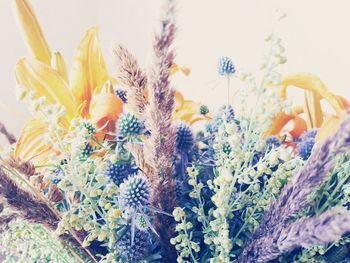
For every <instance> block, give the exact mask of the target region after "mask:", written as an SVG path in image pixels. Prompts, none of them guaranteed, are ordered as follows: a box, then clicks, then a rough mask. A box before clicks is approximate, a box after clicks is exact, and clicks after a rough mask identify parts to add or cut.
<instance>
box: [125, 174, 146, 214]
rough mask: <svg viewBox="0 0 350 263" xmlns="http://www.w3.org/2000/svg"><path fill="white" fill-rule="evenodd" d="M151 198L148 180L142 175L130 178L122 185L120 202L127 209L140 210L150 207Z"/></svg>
mask: <svg viewBox="0 0 350 263" xmlns="http://www.w3.org/2000/svg"><path fill="white" fill-rule="evenodd" d="M150 196H151V190H150V186H149V183H148V180H147V178H146V177H145V176H142V175H140V174H137V175H133V176H129V177H128V179H126V180H125V181H124V182H123V183H122V184H121V185H120V200H121V203H122V204H123V205H124V206H125V207H126V208H131V209H133V210H140V209H142V208H143V207H146V206H148V205H149V203H150Z"/></svg>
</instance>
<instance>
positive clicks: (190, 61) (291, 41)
mask: <svg viewBox="0 0 350 263" xmlns="http://www.w3.org/2000/svg"><path fill="white" fill-rule="evenodd" d="M11 1H12V0H0V32H1V42H0V45H1V46H0V47H1V48H0V81H1V82H0V120H1V121H2V122H4V123H5V124H6V126H7V127H8V128H9V129H10V130H11V131H12V132H14V133H15V134H19V132H20V129H21V127H22V126H23V124H24V123H25V122H26V120H27V119H28V118H29V117H30V116H29V115H28V113H27V112H26V108H25V106H24V105H23V103H22V102H18V101H16V96H15V88H16V85H15V81H14V74H13V68H14V65H15V63H16V61H17V60H18V59H19V58H20V57H23V56H27V55H28V52H27V50H26V47H25V44H24V42H23V40H22V38H21V35H20V33H19V31H18V28H17V24H16V21H15V19H14V16H13V10H12V3H11ZM31 2H32V5H33V7H34V9H35V11H36V14H37V17H38V19H39V22H40V24H41V26H42V28H43V31H44V33H45V35H46V38H47V40H48V43H49V45H50V47H51V51H54V50H59V51H60V52H61V53H62V54H63V55H64V57H65V60H66V63H67V65H68V67H69V65H70V61H71V59H72V57H73V53H74V50H75V48H76V47H77V45H78V43H79V41H80V39H81V38H82V37H83V35H84V33H85V31H86V30H87V29H88V28H90V27H92V26H95V25H96V26H98V27H99V36H100V41H101V45H102V48H103V52H104V57H105V60H106V63H107V64H108V66H109V72H111V73H113V70H114V68H113V60H112V57H111V46H112V43H114V42H116V43H121V44H123V45H125V46H126V47H128V48H129V50H130V51H132V52H133V53H134V54H135V55H136V57H137V58H138V59H139V61H140V64H141V65H142V66H144V67H147V66H148V65H149V64H150V60H149V58H150V51H151V44H152V36H153V32H154V31H155V29H156V28H158V27H157V26H158V24H157V22H158V21H159V17H160V11H161V6H162V0H152V1H144V0H128V1H126V0H104V1H98V0H74V1H71V0H50V1H43V0H32V1H31ZM349 8H350V1H348V0H337V1H330V0H328V1H326V0H325V1H319V0H308V1H305V0H294V1H289V0H265V1H259V0H217V1H209V0H178V27H179V32H178V37H177V39H176V53H177V59H176V61H177V63H178V64H179V65H182V66H189V67H190V68H191V71H192V72H191V74H190V75H189V76H188V77H185V76H183V75H182V76H180V75H179V76H176V79H175V85H176V87H177V88H178V89H180V90H181V91H182V92H183V93H184V94H185V96H186V97H187V98H189V99H193V100H196V101H200V102H202V103H205V104H207V105H209V106H210V107H212V108H215V107H217V106H219V105H220V104H222V103H225V102H226V101H227V98H226V89H225V88H224V86H225V84H224V82H220V78H219V76H218V75H217V69H216V65H217V59H218V57H220V56H222V55H225V56H229V57H231V58H232V59H233V61H234V62H235V64H236V66H237V68H238V69H246V70H250V71H253V72H255V71H257V70H258V68H259V67H260V65H261V64H262V61H263V55H264V50H265V47H266V46H265V45H266V43H265V42H264V38H265V37H266V36H267V35H268V34H269V33H271V31H272V30H274V31H275V33H276V34H278V35H279V36H280V37H282V39H283V45H284V46H285V48H286V55H287V58H288V62H287V64H285V65H283V66H281V67H280V69H279V72H280V73H283V74H285V73H294V72H299V71H307V72H311V73H314V74H316V75H318V76H320V77H321V79H322V80H323V81H324V82H325V83H326V84H327V86H328V87H329V88H330V89H331V90H332V91H333V92H334V93H336V94H339V95H343V96H345V97H347V98H350V89H349V87H348V82H349V80H348V78H349V75H350V74H349V71H350V51H349V47H350V35H349V33H348V25H349V24H350V16H349ZM276 12H277V13H283V12H285V13H286V14H287V17H286V18H285V19H284V20H282V21H281V22H279V23H276ZM235 84H236V82H235V81H234V82H233V84H232V88H233V89H234V88H235ZM295 96H296V98H295V99H298V96H301V93H300V95H298V94H296V95H295ZM301 98H302V97H300V99H301Z"/></svg>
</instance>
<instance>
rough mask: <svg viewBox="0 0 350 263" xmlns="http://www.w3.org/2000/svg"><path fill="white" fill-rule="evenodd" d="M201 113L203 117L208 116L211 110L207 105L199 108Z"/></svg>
mask: <svg viewBox="0 0 350 263" xmlns="http://www.w3.org/2000/svg"><path fill="white" fill-rule="evenodd" d="M199 113H200V114H202V115H206V114H208V113H209V108H208V106H207V105H201V106H200V108H199Z"/></svg>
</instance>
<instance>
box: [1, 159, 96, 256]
mask: <svg viewBox="0 0 350 263" xmlns="http://www.w3.org/2000/svg"><path fill="white" fill-rule="evenodd" d="M13 163H14V161H13ZM22 165H23V164H22ZM28 166H29V165H26V167H28ZM11 168H12V169H15V170H16V173H11V175H12V176H16V175H18V176H20V178H19V179H20V180H22V181H23V182H25V183H26V185H27V187H28V188H29V190H26V189H23V188H22V187H20V186H18V185H17V183H16V182H15V181H14V180H13V179H12V178H11V176H10V174H9V173H8V172H6V170H7V171H8V170H11ZM24 170H25V169H24V167H23V169H19V167H18V166H17V167H8V168H6V167H5V166H0V197H1V198H2V199H3V200H5V201H6V203H7V204H8V205H9V206H10V207H11V208H12V209H13V210H15V211H17V212H18V213H19V215H20V216H21V217H22V218H23V219H25V220H27V221H29V222H33V223H37V224H41V225H43V226H45V227H46V228H48V229H49V230H51V231H54V230H56V228H57V226H58V223H59V222H60V220H61V215H60V214H59V213H58V211H57V210H56V209H55V208H54V207H53V206H52V205H51V204H50V202H49V201H48V200H46V198H45V197H44V196H42V194H41V193H40V192H39V191H38V190H37V189H35V187H33V186H32V185H30V183H29V181H28V180H27V179H26V177H28V176H30V175H28V174H27V175H23V174H22V173H21V171H24ZM84 236H85V233H83V232H76V231H74V230H70V231H69V232H68V233H66V234H64V235H62V236H60V239H61V240H62V241H64V242H67V241H68V242H70V243H71V244H72V245H74V248H75V249H76V250H77V251H78V252H79V254H81V255H83V256H84V257H87V258H89V259H90V260H92V261H93V262H98V261H97V259H96V257H95V256H94V255H95V253H94V251H92V250H91V249H89V248H84V247H83V246H82V242H83V238H84ZM71 252H72V253H73V254H75V256H76V257H77V258H78V259H79V260H80V261H81V262H85V261H84V259H83V258H82V257H81V256H79V255H77V253H76V252H75V251H74V250H72V251H71Z"/></svg>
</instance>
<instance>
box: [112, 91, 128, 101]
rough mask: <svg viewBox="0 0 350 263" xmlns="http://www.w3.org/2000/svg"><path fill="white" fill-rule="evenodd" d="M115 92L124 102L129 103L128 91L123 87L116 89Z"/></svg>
mask: <svg viewBox="0 0 350 263" xmlns="http://www.w3.org/2000/svg"><path fill="white" fill-rule="evenodd" d="M115 94H116V95H117V96H118V97H119V98H120V99H121V100H122V101H123V102H124V103H127V102H128V100H127V97H126V91H125V90H123V89H117V90H116V91H115Z"/></svg>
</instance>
